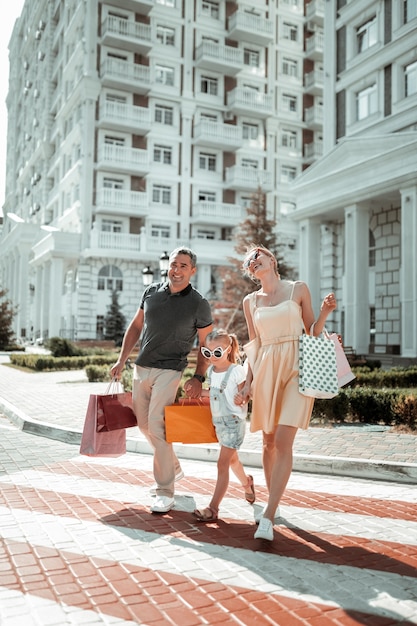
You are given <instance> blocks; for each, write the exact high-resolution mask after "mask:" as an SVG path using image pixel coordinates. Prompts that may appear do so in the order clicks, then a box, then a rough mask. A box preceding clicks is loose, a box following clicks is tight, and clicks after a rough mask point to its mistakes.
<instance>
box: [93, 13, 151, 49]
mask: <svg viewBox="0 0 417 626" xmlns="http://www.w3.org/2000/svg"><path fill="white" fill-rule="evenodd" d="M101 36H102V43H103V44H107V45H114V44H117V42H118V41H120V39H122V40H123V41H124V42H125V43H127V44H129V42H130V43H132V44H134V47H135V48H136V47H137V48H141V49H143V48H144V49H145V50H146V49H149V48H151V46H152V43H151V27H150V26H149V24H143V23H141V22H134V21H133V20H126V19H123V18H120V17H116V16H113V15H108V16H107V17H106V19H105V20H104V21H103V23H102V25H101Z"/></svg>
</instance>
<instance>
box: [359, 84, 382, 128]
mask: <svg viewBox="0 0 417 626" xmlns="http://www.w3.org/2000/svg"><path fill="white" fill-rule="evenodd" d="M376 111H377V93H376V84H373V85H371V86H370V87H367V88H366V89H362V91H359V92H358V93H357V94H356V119H357V120H363V119H365V118H366V117H369V116H370V115H372V114H373V113H376Z"/></svg>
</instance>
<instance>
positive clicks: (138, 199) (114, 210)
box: [96, 187, 149, 217]
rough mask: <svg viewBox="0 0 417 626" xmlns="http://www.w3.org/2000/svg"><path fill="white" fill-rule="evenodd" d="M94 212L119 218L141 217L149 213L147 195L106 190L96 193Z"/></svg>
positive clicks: (144, 193) (142, 192) (140, 192)
mask: <svg viewBox="0 0 417 626" xmlns="http://www.w3.org/2000/svg"><path fill="white" fill-rule="evenodd" d="M96 212H97V213H105V214H110V215H115V216H120V217H143V216H146V215H148V213H149V202H148V194H147V193H146V192H144V191H131V190H129V189H108V188H105V187H103V188H102V189H99V190H98V192H97V198H96Z"/></svg>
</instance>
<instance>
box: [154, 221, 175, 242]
mask: <svg viewBox="0 0 417 626" xmlns="http://www.w3.org/2000/svg"><path fill="white" fill-rule="evenodd" d="M170 235H171V231H170V228H169V226H162V225H161V224H152V225H151V237H158V239H169V237H170Z"/></svg>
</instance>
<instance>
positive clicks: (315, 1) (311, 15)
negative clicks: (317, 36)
mask: <svg viewBox="0 0 417 626" xmlns="http://www.w3.org/2000/svg"><path fill="white" fill-rule="evenodd" d="M324 4H325V3H324V0H310V2H308V3H307V4H306V18H307V20H309V21H311V22H314V23H315V24H318V25H319V26H323V23H324Z"/></svg>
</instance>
